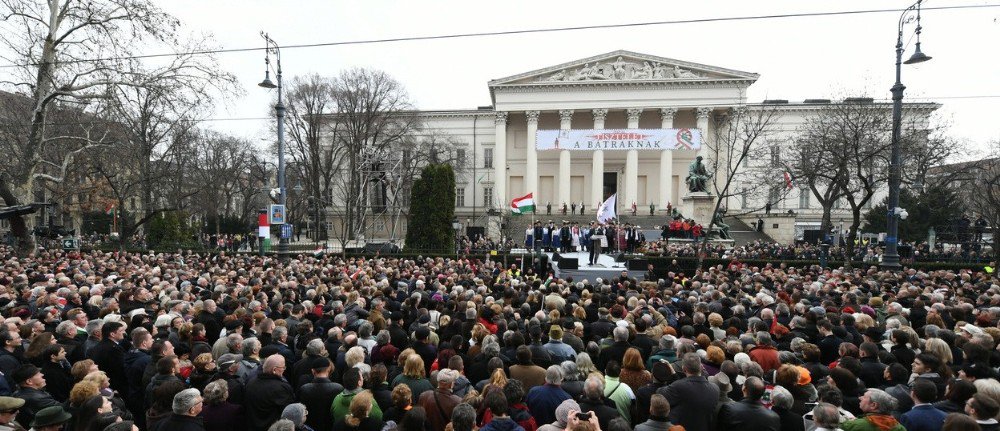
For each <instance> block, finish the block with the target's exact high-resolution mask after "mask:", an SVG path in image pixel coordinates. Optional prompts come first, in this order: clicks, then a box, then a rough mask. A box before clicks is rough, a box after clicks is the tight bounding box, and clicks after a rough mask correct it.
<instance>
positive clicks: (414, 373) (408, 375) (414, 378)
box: [392, 354, 434, 399]
mask: <svg viewBox="0 0 1000 431" xmlns="http://www.w3.org/2000/svg"><path fill="white" fill-rule="evenodd" d="M425 372H426V371H425V370H424V359H423V358H421V357H420V355H417V354H413V355H410V356H409V357H407V358H406V364H405V365H403V374H400V375H399V376H396V378H395V379H393V380H392V386H393V387H396V386H397V385H400V384H404V385H406V386H409V387H410V392H412V393H413V398H414V399H420V395H421V394H423V393H424V392H426V391H433V390H434V387H433V386H431V382H430V380H427V378H426V377H424V376H425Z"/></svg>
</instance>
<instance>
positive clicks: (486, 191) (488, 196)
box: [483, 186, 493, 208]
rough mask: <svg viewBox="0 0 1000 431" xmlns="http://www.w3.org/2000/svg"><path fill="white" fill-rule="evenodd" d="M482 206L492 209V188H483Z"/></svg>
mask: <svg viewBox="0 0 1000 431" xmlns="http://www.w3.org/2000/svg"><path fill="white" fill-rule="evenodd" d="M483 206H484V207H486V208H493V187H492V186H490V187H483Z"/></svg>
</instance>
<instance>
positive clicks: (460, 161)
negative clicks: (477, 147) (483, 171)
mask: <svg viewBox="0 0 1000 431" xmlns="http://www.w3.org/2000/svg"><path fill="white" fill-rule="evenodd" d="M455 165H456V166H458V167H459V168H461V167H463V166H465V148H459V149H457V150H455Z"/></svg>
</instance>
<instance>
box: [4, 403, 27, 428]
mask: <svg viewBox="0 0 1000 431" xmlns="http://www.w3.org/2000/svg"><path fill="white" fill-rule="evenodd" d="M21 407H24V400H23V399H21V398H15V397H0V425H7V424H10V423H11V422H13V421H14V417H15V416H17V412H18V411H20V409H21Z"/></svg>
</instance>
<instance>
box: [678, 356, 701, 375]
mask: <svg viewBox="0 0 1000 431" xmlns="http://www.w3.org/2000/svg"><path fill="white" fill-rule="evenodd" d="M681 370H682V371H684V374H686V375H688V376H698V375H701V357H700V356H698V354H697V353H686V354H684V357H683V358H681Z"/></svg>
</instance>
